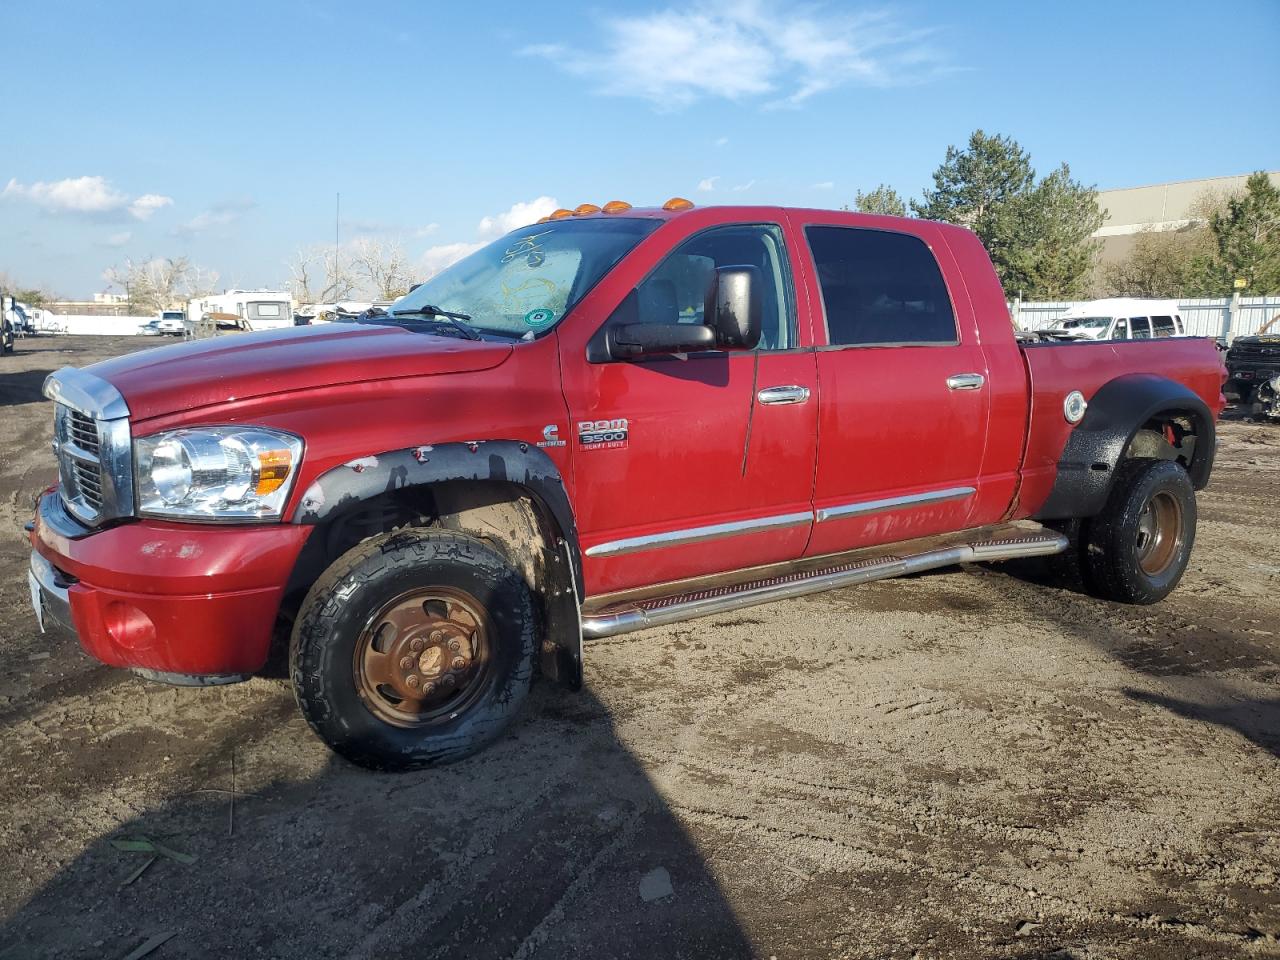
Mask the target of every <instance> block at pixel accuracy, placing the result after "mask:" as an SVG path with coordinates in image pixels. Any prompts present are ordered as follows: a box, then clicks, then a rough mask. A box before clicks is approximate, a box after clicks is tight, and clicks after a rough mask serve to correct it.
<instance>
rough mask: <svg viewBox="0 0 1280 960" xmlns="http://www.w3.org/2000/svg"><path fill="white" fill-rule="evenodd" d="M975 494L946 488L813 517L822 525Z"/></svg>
mask: <svg viewBox="0 0 1280 960" xmlns="http://www.w3.org/2000/svg"><path fill="white" fill-rule="evenodd" d="M977 492H978V491H977V490H975V489H974V488H973V487H948V488H947V489H945V490H930V491H929V492H928V493H913V494H911V495H909V496H906V497H886V498H885V499H883V500H863V501H861V502H860V503H842V504H840V505H839V506H835V507H822V508H820V509H819V510H818V511H817V513H816V514H815V517H816V519H817V521H818V523H822V522H823V521H824V520H843V519H844V518H845V517H860V516H863V515H864V514H868V513H885V512H886V511H889V510H898V509H900V508H902V507H918V506H922V505H924V504H926V503H943V502H945V501H947V500H963V499H964V498H965V497H972V496H973V495H974V494H975V493H977Z"/></svg>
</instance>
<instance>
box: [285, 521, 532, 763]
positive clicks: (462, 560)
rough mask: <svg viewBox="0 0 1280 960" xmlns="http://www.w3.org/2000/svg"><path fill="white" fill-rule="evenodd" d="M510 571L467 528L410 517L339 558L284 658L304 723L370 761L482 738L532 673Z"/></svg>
mask: <svg viewBox="0 0 1280 960" xmlns="http://www.w3.org/2000/svg"><path fill="white" fill-rule="evenodd" d="M535 609H536V608H535V605H534V602H533V597H532V595H531V593H530V590H529V587H528V585H527V584H526V583H525V581H524V578H523V577H522V576H521V575H520V573H519V572H518V571H516V570H515V569H514V568H513V567H512V566H511V564H510V563H508V562H507V560H506V559H505V558H504V557H503V556H502V555H501V554H499V553H498V552H497V551H496V550H495V549H494V548H493V547H491V546H489V545H488V544H486V543H483V542H481V541H479V540H476V539H474V538H472V537H468V536H464V535H462V534H457V533H448V532H443V531H439V530H428V529H411V530H401V531H397V532H395V533H391V534H386V535H383V536H380V537H375V538H374V539H372V540H369V541H366V542H365V543H362V544H360V545H359V546H357V547H355V548H353V549H352V550H350V551H348V552H347V553H346V554H344V555H343V556H342V557H340V558H339V559H338V560H337V561H335V562H334V564H333V565H332V566H331V567H329V569H328V570H326V571H325V573H324V574H323V575H322V576H321V577H320V579H319V580H317V581H316V582H315V584H314V585H313V586H312V587H311V590H310V591H308V593H307V597H306V599H305V600H304V601H303V604H302V609H301V610H300V611H299V615H298V619H297V622H296V624H295V626H294V630H293V636H292V639H291V643H290V649H289V667H290V674H291V676H292V678H293V687H294V694H295V696H296V698H297V701H298V706H299V707H300V708H301V710H302V713H303V715H304V716H305V717H306V719H307V722H308V723H309V724H310V725H311V728H312V729H313V730H315V732H316V733H317V734H319V736H320V737H321V739H323V740H324V741H325V743H327V744H328V745H329V747H330V748H332V749H333V750H334V751H335V752H336V753H338V754H340V755H341V756H343V757H345V758H346V759H348V760H350V761H351V762H353V763H357V764H359V765H361V766H364V767H369V768H371V769H376V770H406V769H414V768H417V767H425V766H431V765H435V764H441V763H448V762H451V761H453V760H459V759H461V758H463V757H466V756H468V755H470V754H472V753H475V752H476V751H478V750H480V749H481V748H482V747H484V746H486V745H487V744H489V743H490V742H492V741H493V740H494V739H495V738H496V737H497V736H498V735H499V734H501V733H502V731H503V730H504V729H505V728H506V727H507V725H508V724H509V723H510V722H511V721H512V720H513V719H514V718H515V716H516V714H517V713H518V712H519V710H520V707H521V705H522V704H523V703H524V700H525V697H526V696H527V695H528V692H529V685H530V682H531V679H532V677H533V669H534V662H535V660H534V658H535V655H536V651H537V635H538V623H537V615H536V612H535Z"/></svg>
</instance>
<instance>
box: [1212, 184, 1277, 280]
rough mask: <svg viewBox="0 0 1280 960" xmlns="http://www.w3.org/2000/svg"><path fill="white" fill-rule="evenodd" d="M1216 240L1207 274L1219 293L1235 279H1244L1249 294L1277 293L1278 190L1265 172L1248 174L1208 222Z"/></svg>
mask: <svg viewBox="0 0 1280 960" xmlns="http://www.w3.org/2000/svg"><path fill="white" fill-rule="evenodd" d="M1209 228H1210V229H1211V230H1212V231H1213V235H1214V239H1215V240H1216V241H1217V256H1216V257H1215V261H1216V262H1215V264H1214V265H1213V267H1212V268H1210V271H1209V272H1210V273H1211V274H1212V275H1213V277H1214V278H1215V280H1216V285H1217V286H1218V287H1219V292H1220V294H1221V295H1228V294H1230V293H1231V290H1232V285H1233V282H1234V281H1235V280H1236V278H1243V279H1244V280H1246V281H1248V284H1249V285H1248V287H1247V288H1246V291H1247V292H1248V293H1249V294H1252V295H1262V294H1270V293H1277V292H1280V190H1277V189H1276V187H1275V184H1273V183H1272V182H1271V178H1270V177H1268V176H1267V175H1266V174H1265V173H1262V172H1258V173H1254V174H1252V175H1251V176H1250V177H1249V179H1248V181H1246V183H1245V188H1244V192H1243V193H1242V194H1238V195H1236V196H1234V197H1232V198H1231V199H1229V200H1228V201H1227V208H1226V210H1225V211H1222V212H1220V213H1216V214H1214V216H1213V217H1212V218H1211V219H1210V221H1209Z"/></svg>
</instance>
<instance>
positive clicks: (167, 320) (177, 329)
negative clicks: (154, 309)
mask: <svg viewBox="0 0 1280 960" xmlns="http://www.w3.org/2000/svg"><path fill="white" fill-rule="evenodd" d="M186 319H187V315H186V313H185V311H182V310H161V311H160V316H159V317H157V318H156V321H157V325H158V326H159V327H160V332H161V333H163V334H165V335H167V336H177V337H180V336H182V335H183V333H184V331H185V327H184V322H185V321H186Z"/></svg>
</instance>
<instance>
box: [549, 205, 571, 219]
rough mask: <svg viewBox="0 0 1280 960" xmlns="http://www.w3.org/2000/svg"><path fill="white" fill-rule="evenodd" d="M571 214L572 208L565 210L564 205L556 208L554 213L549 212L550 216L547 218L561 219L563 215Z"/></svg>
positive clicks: (569, 215)
mask: <svg viewBox="0 0 1280 960" xmlns="http://www.w3.org/2000/svg"><path fill="white" fill-rule="evenodd" d="M572 216H573V211H572V210H566V209H565V208H564V207H561V208H560V209H559V210H557V211H556V212H555V213H553V214H551V216H550V217H549V218H548V219H550V220H563V219H564V218H565V217H572Z"/></svg>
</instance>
